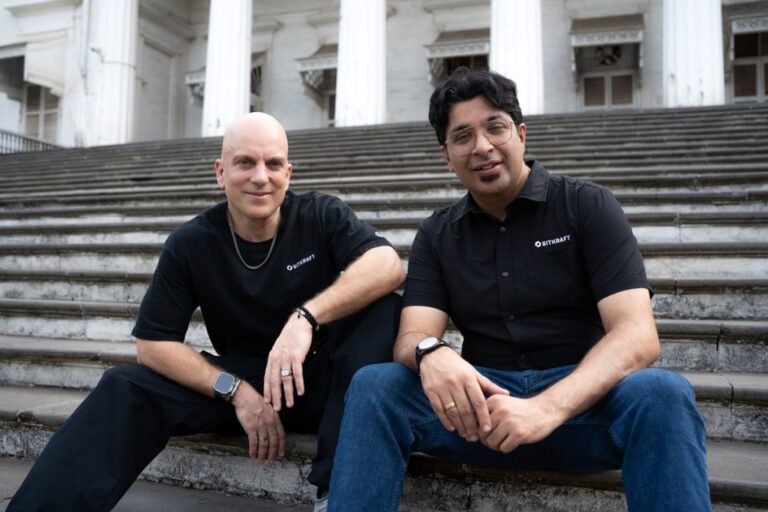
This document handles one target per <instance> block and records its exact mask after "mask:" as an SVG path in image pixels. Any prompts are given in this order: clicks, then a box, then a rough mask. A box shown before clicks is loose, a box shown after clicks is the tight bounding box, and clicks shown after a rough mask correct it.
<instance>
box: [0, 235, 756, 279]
mask: <svg viewBox="0 0 768 512" xmlns="http://www.w3.org/2000/svg"><path fill="white" fill-rule="evenodd" d="M160 249H161V244H160V243H150V244H127V243H126V244H95V243H89V244H67V245H59V244H42V243H35V244H13V245H7V244H6V245H0V271H3V270H22V269H35V270H46V271H47V270H57V271H62V272H84V271H114V272H152V271H154V269H155V265H156V263H157V258H158V256H159V254H160ZM395 249H396V250H397V251H398V252H399V253H400V255H401V256H402V257H403V258H404V259H407V255H408V251H409V249H410V243H408V244H402V245H395ZM640 250H641V251H642V253H643V257H644V259H645V266H646V272H647V274H648V275H649V276H650V277H652V278H659V279H660V278H676V279H681V278H712V277H717V278H755V279H763V278H766V277H768V261H767V260H766V258H765V255H766V254H768V243H760V242H732V243H725V242H722V243H721V242H713V243H706V242H701V243H698V242H697V243H689V242H686V243H645V244H643V243H641V244H640ZM404 264H406V266H407V262H405V261H404Z"/></svg>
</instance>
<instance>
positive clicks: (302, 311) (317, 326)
mask: <svg viewBox="0 0 768 512" xmlns="http://www.w3.org/2000/svg"><path fill="white" fill-rule="evenodd" d="M293 311H295V312H296V314H297V315H299V316H303V317H304V318H306V319H307V322H309V325H311V326H312V330H313V331H319V330H320V324H319V323H317V320H315V317H314V316H313V315H312V313H310V312H309V310H308V309H307V308H305V307H304V306H299V307H297V308H295V309H294V310H293Z"/></svg>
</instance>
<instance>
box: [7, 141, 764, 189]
mask: <svg viewBox="0 0 768 512" xmlns="http://www.w3.org/2000/svg"><path fill="white" fill-rule="evenodd" d="M765 139H768V130H766V131H765V132H764V133H763V134H762V137H761V138H760V139H753V140H750V141H744V140H743V139H737V140H731V141H720V140H718V141H709V142H708V141H688V140H679V141H676V140H672V141H670V140H669V139H659V140H657V141H656V143H655V144H654V146H653V147H654V151H653V152H652V153H649V152H648V150H647V148H648V147H649V144H653V142H651V141H648V140H641V141H637V142H627V141H621V142H620V143H617V142H616V141H615V140H614V141H608V142H603V141H600V142H596V141H595V140H588V141H587V140H573V141H568V140H553V141H551V142H547V141H546V140H534V141H533V142H532V143H529V144H528V146H527V151H528V153H527V157H528V158H539V159H543V160H545V161H546V162H548V165H550V166H551V167H552V168H553V169H556V168H560V167H562V166H564V165H567V166H568V167H584V166H587V165H589V163H592V164H593V168H594V167H604V166H608V167H610V166H622V165H627V164H631V165H632V166H636V167H646V166H658V165H659V162H665V161H667V162H676V163H677V164H688V165H691V164H706V163H709V164H714V163H721V164H722V163H725V162H728V163H731V164H733V163H749V162H755V163H756V162H764V161H765V159H766V157H767V156H768V149H766V147H765V145H764V140H765ZM529 140H530V139H529ZM387 142H388V141H383V140H382V141H379V144H377V145H376V146H374V147H371V148H368V149H367V150H362V151H361V150H360V149H359V148H355V147H350V146H348V145H338V144H337V145H336V147H322V146H319V147H315V148H313V151H312V152H311V153H307V152H301V151H295V150H292V151H291V162H292V163H293V164H294V167H295V170H296V171H297V172H299V173H314V172H319V171H334V172H337V171H339V170H341V169H343V170H345V172H355V171H356V170H362V169H365V168H371V167H379V168H380V167H389V166H396V167H399V166H402V165H404V164H405V165H410V166H424V165H427V166H430V165H440V164H441V163H442V160H441V158H440V154H439V152H438V147H437V144H436V143H434V142H431V141H430V142H426V143H423V144H420V145H418V146H413V145H412V144H409V145H408V146H406V147H402V146H400V145H398V147H400V152H398V153H393V152H392V151H391V147H392V146H393V145H396V144H398V143H397V142H395V141H389V142H390V143H391V144H390V145H387V144H386V143H387ZM329 153H333V154H334V158H333V162H332V163H331V162H329V160H328V158H327V154H329ZM597 155H599V156H597ZM217 157H218V150H217V151H211V152H210V153H209V154H206V155H200V156H195V157H190V156H178V153H177V154H175V155H172V154H168V155H158V156H157V157H153V158H130V159H128V160H124V161H122V162H115V161H114V160H111V159H110V160H107V159H104V158H100V159H97V158H92V159H89V160H85V161H77V162H70V163H66V162H61V161H56V162H55V164H56V167H55V168H54V167H53V165H51V164H52V162H46V161H45V159H40V160H38V161H37V162H36V164H31V165H25V172H24V173H23V174H14V175H11V176H9V177H8V181H7V182H4V183H3V184H2V185H1V186H2V187H5V188H13V187H14V186H19V185H22V186H23V185H24V184H34V183H36V182H38V183H39V181H41V180H42V179H44V180H45V182H46V184H48V183H50V184H51V185H55V184H58V183H62V182H65V181H66V180H67V179H71V180H74V179H78V178H79V179H83V178H85V177H89V176H90V177H92V178H93V179H94V180H96V181H109V180H112V179H123V178H125V177H127V176H136V177H139V176H141V177H144V178H145V179H148V178H150V177H155V178H158V177H162V176H176V177H182V176H184V173H185V171H186V172H188V173H192V174H194V175H198V174H204V173H205V172H210V171H211V168H212V162H213V161H214V160H215V158H217ZM35 165H36V166H37V168H35Z"/></svg>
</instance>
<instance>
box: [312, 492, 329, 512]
mask: <svg viewBox="0 0 768 512" xmlns="http://www.w3.org/2000/svg"><path fill="white" fill-rule="evenodd" d="M312 510H313V512H325V511H326V510H328V496H327V495H326V496H323V497H322V498H317V499H316V500H315V508H313V509H312Z"/></svg>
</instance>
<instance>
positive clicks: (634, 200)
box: [0, 187, 768, 226]
mask: <svg viewBox="0 0 768 512" xmlns="http://www.w3.org/2000/svg"><path fill="white" fill-rule="evenodd" d="M464 193H465V191H464V190H463V189H461V188H459V187H455V188H445V187H438V188H435V189H434V190H431V191H430V190H424V191H420V192H418V193H417V192H409V191H407V190H406V191H398V190H392V191H381V192H371V193H368V194H359V193H352V194H342V195H340V196H339V197H341V199H344V200H345V202H347V204H349V205H350V206H351V207H352V208H353V209H354V210H355V211H356V212H357V213H358V215H361V216H365V217H367V218H379V217H382V218H387V217H402V216H408V215H412V212H423V213H424V214H425V215H428V214H429V213H431V212H432V211H433V210H434V209H436V208H439V207H442V206H447V205H450V204H452V203H453V202H454V201H456V200H458V199H459V198H461V197H462V196H463V195H464ZM615 195H616V197H617V199H618V200H619V202H620V203H621V204H622V206H623V208H624V210H625V211H626V212H628V213H637V214H639V213H644V212H655V213H659V212H665V213H671V212H679V213H692V212H702V213H704V212H709V213H711V214H713V215H716V214H717V213H718V212H720V211H728V212H732V213H734V214H735V213H739V214H741V213H744V212H759V213H760V212H766V211H768V190H765V191H727V192H710V191H695V192H662V193H631V192H619V193H617V194H615ZM221 199H223V196H222V198H221ZM216 202H217V201H216V200H208V201H206V200H194V199H189V200H178V201H167V200H163V199H158V200H155V201H152V200H148V201H144V202H143V203H141V204H137V202H120V201H111V202H109V203H101V204H99V203H96V204H90V205H88V206H81V205H77V204H72V205H61V206H54V207H50V206H49V207H33V208H29V207H19V208H2V207H0V226H21V225H26V224H32V225H35V224H55V223H60V224H64V223H67V224H85V223H89V224H90V223H96V224H98V223H106V222H139V221H152V222H159V221H166V222H168V221H176V222H183V221H184V220H187V219H190V218H192V217H193V216H195V215H197V214H198V213H200V212H202V211H204V210H206V209H207V208H210V207H211V206H213V205H214V204H216Z"/></svg>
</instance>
